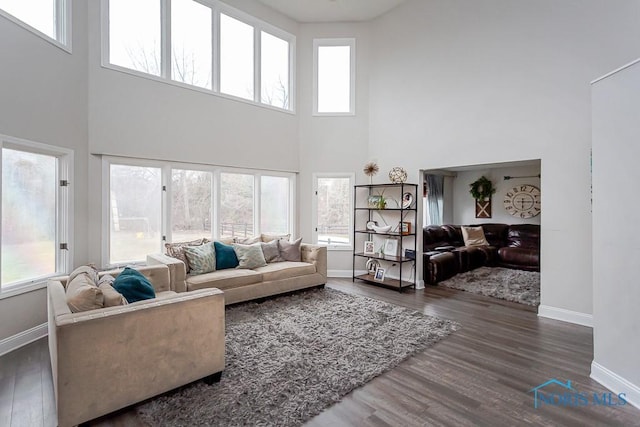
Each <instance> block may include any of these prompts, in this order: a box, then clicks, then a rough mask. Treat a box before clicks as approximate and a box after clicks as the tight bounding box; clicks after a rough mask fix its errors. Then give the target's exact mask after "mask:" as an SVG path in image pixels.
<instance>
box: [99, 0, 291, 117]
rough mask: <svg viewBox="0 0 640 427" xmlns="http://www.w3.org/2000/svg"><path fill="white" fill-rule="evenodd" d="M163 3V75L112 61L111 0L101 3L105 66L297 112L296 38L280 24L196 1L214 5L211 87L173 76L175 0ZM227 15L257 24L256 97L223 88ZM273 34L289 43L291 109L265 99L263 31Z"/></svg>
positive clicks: (218, 4) (213, 0)
mask: <svg viewBox="0 0 640 427" xmlns="http://www.w3.org/2000/svg"><path fill="white" fill-rule="evenodd" d="M159 1H160V2H161V17H162V18H161V20H162V22H161V25H160V29H161V43H162V48H161V56H162V58H161V67H160V68H161V75H159V76H156V75H153V74H148V73H145V72H142V71H138V70H135V69H132V68H127V67H124V66H120V65H116V64H112V63H111V62H110V59H109V51H110V47H109V43H110V42H109V40H110V35H109V0H101V3H100V25H101V63H102V64H101V65H102V67H103V68H107V69H110V70H113V71H119V72H122V73H125V74H130V75H133V76H136V77H142V78H145V79H149V80H154V81H157V82H160V83H165V84H169V85H172V86H178V87H181V88H184V89H189V90H193V91H196V92H202V93H206V94H209V95H215V96H219V97H222V98H226V99H229V100H233V101H237V102H243V103H246V104H251V105H254V106H258V107H261V108H266V109H270V110H275V111H279V112H284V113H288V114H295V112H296V105H295V100H296V73H295V70H296V67H295V65H296V37H295V36H294V35H293V34H290V33H288V32H286V31H284V30H282V29H280V28H278V27H275V26H273V25H271V24H269V23H267V22H265V21H262V20H260V19H258V18H256V17H254V16H252V15H249V14H248V13H245V12H243V11H241V10H239V9H236V8H234V7H231V6H229V5H227V4H225V3H222V2H220V1H218V0H193V1H196V2H198V3H200V4H202V5H204V6H207V7H209V8H211V13H212V15H213V19H212V26H213V29H212V36H211V37H212V62H213V64H212V70H211V72H212V76H211V77H212V85H211V89H208V88H205V87H200V86H195V85H191V84H188V83H183V82H180V81H176V80H173V79H172V78H171V17H170V15H171V0H159ZM221 13H222V14H225V15H227V16H229V17H231V18H234V19H237V20H238V21H241V22H243V23H245V24H247V25H250V26H252V27H253V31H254V82H255V83H254V90H253V92H254V94H253V99H246V98H242V97H238V96H234V95H230V94H226V93H222V92H221V91H220V14H221ZM262 31H264V32H265V33H268V34H271V35H273V36H275V37H278V38H280V39H282V40H284V41H286V42H287V43H289V58H288V59H289V85H288V91H289V92H288V95H289V99H288V100H289V105H288V108H281V107H277V106H273V105H271V104H268V103H265V102H262V101H261V96H262V95H261V94H262V88H261V77H260V58H261V54H262V52H261V37H260V34H261V32H262Z"/></svg>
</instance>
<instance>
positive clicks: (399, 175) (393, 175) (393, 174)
mask: <svg viewBox="0 0 640 427" xmlns="http://www.w3.org/2000/svg"><path fill="white" fill-rule="evenodd" d="M389 179H390V180H391V182H392V183H394V184H400V183H403V182H406V181H407V171H406V170H404V169H403V168H401V167H398V166H396V167H395V168H393V169H391V170H390V171H389Z"/></svg>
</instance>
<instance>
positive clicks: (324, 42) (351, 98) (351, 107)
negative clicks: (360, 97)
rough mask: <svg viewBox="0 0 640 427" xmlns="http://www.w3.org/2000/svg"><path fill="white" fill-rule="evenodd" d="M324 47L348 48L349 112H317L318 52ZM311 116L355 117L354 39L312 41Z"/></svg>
mask: <svg viewBox="0 0 640 427" xmlns="http://www.w3.org/2000/svg"><path fill="white" fill-rule="evenodd" d="M325 46H349V49H350V51H349V53H350V70H349V71H350V74H351V75H350V80H349V111H347V112H319V111H318V99H319V96H318V89H319V87H318V70H319V68H318V65H319V64H318V51H319V48H320V47H325ZM312 115H313V116H318V117H340V116H355V115H356V39H355V38H354V37H350V38H321V39H313V112H312Z"/></svg>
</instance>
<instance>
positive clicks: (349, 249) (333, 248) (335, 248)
mask: <svg viewBox="0 0 640 427" xmlns="http://www.w3.org/2000/svg"><path fill="white" fill-rule="evenodd" d="M325 246H326V248H327V250H328V251H336V252H353V246H328V245H325Z"/></svg>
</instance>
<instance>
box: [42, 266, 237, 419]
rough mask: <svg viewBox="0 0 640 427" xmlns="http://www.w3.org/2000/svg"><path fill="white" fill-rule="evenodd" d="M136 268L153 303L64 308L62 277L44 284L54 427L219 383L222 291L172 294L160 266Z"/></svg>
mask: <svg viewBox="0 0 640 427" xmlns="http://www.w3.org/2000/svg"><path fill="white" fill-rule="evenodd" d="M138 270H139V271H140V272H141V273H142V274H144V275H145V276H146V277H147V278H149V280H150V281H151V283H152V284H153V286H154V288H155V290H156V295H157V297H156V298H155V299H152V300H146V301H139V302H135V303H133V304H129V305H125V306H119V307H108V308H102V309H98V310H92V311H85V312H81V313H72V312H71V310H70V309H69V307H68V306H67V303H66V297H65V286H66V279H67V278H66V277H65V278H59V279H57V280H52V281H50V282H49V285H48V308H49V351H50V355H51V367H52V371H53V383H54V389H55V396H56V404H57V410H58V425H59V426H62V427H64V426H72V425H77V424H80V423H82V422H85V421H88V420H91V419H94V418H97V417H100V416H102V415H105V414H108V413H110V412H113V411H116V410H118V409H121V408H124V407H126V406H129V405H132V404H134V403H137V402H140V401H142V400H145V399H148V398H150V397H153V396H156V395H158V394H161V393H164V392H167V391H169V390H172V389H174V388H177V387H179V386H182V385H184V384H188V383H190V382H193V381H196V380H199V379H201V378H205V380H208V381H209V382H210V381H215V380H219V378H220V373H221V372H222V370H223V369H224V345H225V342H224V337H225V331H224V322H225V319H224V295H223V293H222V292H221V291H220V290H218V289H215V288H214V289H203V290H199V291H193V292H183V293H179V294H177V293H175V292H173V291H171V290H170V289H169V284H170V278H169V270H168V268H167V267H166V266H164V265H155V266H148V267H140V268H139V269H138ZM106 273H109V274H111V275H114V276H116V275H117V274H118V273H119V271H111V272H106ZM106 273H102V274H106Z"/></svg>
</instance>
